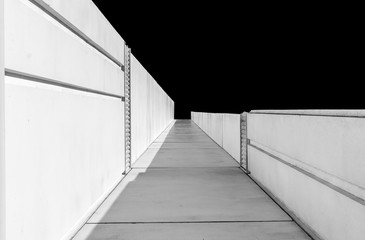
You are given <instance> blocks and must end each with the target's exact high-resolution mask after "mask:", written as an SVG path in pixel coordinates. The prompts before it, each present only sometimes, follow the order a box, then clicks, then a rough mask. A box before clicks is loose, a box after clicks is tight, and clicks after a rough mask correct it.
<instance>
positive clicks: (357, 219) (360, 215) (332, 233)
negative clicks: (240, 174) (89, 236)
mask: <svg viewBox="0 0 365 240" xmlns="http://www.w3.org/2000/svg"><path fill="white" fill-rule="evenodd" d="M249 161H250V165H249V166H250V167H249V168H250V171H251V173H252V175H253V176H254V177H255V179H257V180H258V181H259V182H260V183H261V184H262V185H264V186H265V187H266V188H267V189H269V190H270V191H271V192H272V193H273V194H274V195H275V196H276V197H277V198H278V199H280V200H281V201H282V202H283V203H284V204H285V205H286V206H287V208H289V209H290V210H291V211H292V212H294V213H295V214H296V215H297V216H298V217H299V218H300V219H301V221H303V222H304V223H306V224H307V225H308V226H310V227H311V228H312V229H313V230H314V231H315V232H317V234H318V235H319V236H320V237H322V238H323V239H331V240H332V239H333V240H340V239H353V240H361V239H363V237H364V235H365V228H364V222H365V207H364V206H363V205H361V204H359V203H357V202H355V201H353V200H352V199H350V198H348V197H346V196H344V195H342V194H340V193H338V192H337V191H334V190H333V189H331V188H329V187H327V186H325V185H323V184H321V183H319V182H318V181H316V180H314V179H313V178H310V177H308V176H306V175H304V174H303V173H301V172H299V171H297V170H295V169H293V168H291V167H289V166H287V165H285V164H283V163H281V162H279V161H277V160H276V159H274V158H272V157H270V156H268V155H266V154H265V153H262V152H261V151H258V150H257V149H255V148H253V147H251V146H250V147H249ZM298 186H301V187H298Z"/></svg>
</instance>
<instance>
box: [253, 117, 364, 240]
mask: <svg viewBox="0 0 365 240" xmlns="http://www.w3.org/2000/svg"><path fill="white" fill-rule="evenodd" d="M308 114H314V115H319V116H313V115H308ZM364 131H365V112H364V111H361V112H360V111H354V112H352V111H323V112H321V111H276V112H275V111H271V112H266V113H265V111H253V113H252V114H249V115H248V138H249V139H250V144H251V145H250V146H249V148H248V154H249V170H250V171H251V174H252V176H253V177H254V178H255V179H257V180H258V181H259V182H260V183H261V184H263V185H264V186H265V187H266V188H267V189H269V191H271V192H272V193H273V194H274V195H275V196H276V197H277V198H278V199H280V200H281V201H282V202H283V203H284V204H285V205H286V206H287V208H288V209H290V210H291V211H292V212H294V213H295V214H296V215H297V216H298V218H300V219H301V221H303V222H304V223H305V224H307V225H308V226H309V227H310V228H312V229H313V230H314V231H315V232H317V234H318V235H319V236H321V237H322V238H323V239H330V240H337V239H352V240H355V239H363V238H364V236H365V227H364V226H365V225H364V222H365V206H364V204H363V203H364V199H365V162H364V156H365V148H364V143H365V135H364V134H363V132H364ZM257 148H259V149H262V150H264V151H260V150H258V149H257ZM265 152H266V153H265ZM267 153H268V154H267ZM276 158H279V159H281V161H283V162H284V163H287V164H284V163H283V162H281V161H279V160H278V159H276ZM288 164H289V166H288ZM290 166H295V167H296V168H298V169H299V170H296V169H295V168H293V167H290ZM305 173H307V174H305ZM322 180H323V181H325V183H323V182H321V181H322ZM329 186H332V188H331V187H329ZM349 196H352V197H354V198H356V197H357V198H358V199H362V200H360V202H357V201H355V200H354V199H352V198H350V197H349ZM361 202H362V203H361Z"/></svg>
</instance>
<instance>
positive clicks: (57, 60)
mask: <svg viewBox="0 0 365 240" xmlns="http://www.w3.org/2000/svg"><path fill="white" fill-rule="evenodd" d="M63 2H64V4H63V5H67V4H68V3H69V2H77V1H63ZM81 2H85V1H81ZM90 6H93V5H90ZM85 7H86V6H85ZM5 9H6V11H5V48H6V51H5V60H6V61H5V67H6V68H8V69H12V70H16V71H20V72H24V73H27V74H32V75H36V76H41V77H46V78H50V79H54V80H57V81H60V82H65V83H69V84H74V85H77V86H82V87H86V88H91V89H95V90H99V91H104V92H108V93H112V94H116V95H123V94H124V84H123V79H124V73H123V72H122V71H121V69H120V67H119V66H118V65H117V64H115V63H114V62H112V61H111V60H110V59H108V58H107V57H105V56H104V55H103V54H101V53H100V52H99V51H97V50H96V49H94V48H93V47H91V46H90V45H89V44H87V43H86V42H85V41H83V40H81V39H80V38H79V37H78V36H77V35H76V34H74V33H72V32H71V31H70V30H68V29H67V28H65V27H64V26H63V25H61V24H60V23H59V22H57V21H56V20H54V19H53V18H52V17H50V16H49V15H48V14H46V13H45V12H43V11H42V10H41V9H40V8H38V7H37V6H35V5H34V4H33V3H31V2H30V1H28V0H5ZM71 9H72V8H70V10H71ZM72 10H73V11H75V12H74V14H75V15H78V14H79V11H81V12H85V11H90V13H89V14H90V18H95V19H97V18H98V15H96V16H93V15H92V13H93V12H94V11H95V9H94V8H89V9H88V8H86V9H84V8H82V9H80V6H79V7H78V8H75V9H72ZM82 16H83V15H80V16H79V18H80V17H82ZM100 21H101V20H100ZM92 29H93V28H92ZM114 32H115V30H114ZM114 32H113V31H111V32H110V33H108V34H111V35H113V33H114ZM95 34H102V32H100V33H98V32H96V33H95ZM103 37H105V36H104V35H100V38H103ZM118 44H122V46H121V47H124V43H123V41H120V43H118Z"/></svg>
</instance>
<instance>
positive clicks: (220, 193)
mask: <svg viewBox="0 0 365 240" xmlns="http://www.w3.org/2000/svg"><path fill="white" fill-rule="evenodd" d="M75 239H77V240H81V239H92V240H94V239H135V240H149V239H154V240H163V239H169V240H173V239H176V240H177V239H179V240H180V239H181V240H195V239H198V240H203V239H204V240H212V239H219V240H222V239H224V240H229V239H247V240H251V239H252V240H254V239H255V240H258V239H260V240H276V239H277V240H279V239H280V240H285V239H287V240H289V239H290V240H293V239H310V238H309V237H308V236H307V235H306V234H305V233H304V232H303V231H302V230H301V229H300V228H299V227H298V226H297V224H296V223H295V222H293V221H292V219H291V218H290V217H289V216H288V215H287V214H286V213H285V212H284V211H283V210H282V209H281V208H279V207H278V206H277V205H276V204H275V203H274V202H273V201H272V200H271V198H269V197H268V196H267V195H266V194H265V193H264V192H263V191H262V190H261V189H260V188H259V187H258V186H257V185H256V184H255V183H254V182H253V181H252V180H251V179H250V178H249V177H248V176H246V175H245V174H244V173H243V172H242V171H241V170H240V169H239V168H238V164H237V162H236V161H235V160H234V159H233V158H232V157H231V156H230V155H228V154H227V153H226V152H225V151H224V150H223V149H222V148H220V147H219V146H218V145H217V144H216V143H215V142H214V141H212V140H211V139H210V138H209V137H208V136H207V135H206V134H205V133H204V132H203V131H202V130H201V129H200V128H199V127H197V126H196V125H195V124H194V123H192V122H191V121H190V120H177V121H176V122H175V124H173V125H172V126H170V127H169V128H168V129H166V130H165V132H164V133H162V134H161V135H160V136H159V137H158V139H157V140H156V141H155V142H154V143H153V144H152V145H151V146H150V148H148V150H147V151H146V152H145V153H144V154H143V155H142V156H141V157H140V158H139V159H138V161H136V163H135V164H134V166H133V170H132V171H131V172H130V173H129V174H128V175H127V177H126V178H125V179H124V180H123V181H122V182H121V183H120V184H119V185H118V187H117V188H116V189H115V190H114V191H113V192H112V193H111V194H110V196H109V197H108V198H107V199H106V200H105V202H104V203H103V204H102V205H101V207H100V208H99V209H98V210H97V211H96V212H95V214H94V215H93V216H92V217H91V218H90V219H89V221H88V223H87V224H85V226H84V227H83V228H82V229H81V230H80V232H79V233H78V234H77V236H76V237H75Z"/></svg>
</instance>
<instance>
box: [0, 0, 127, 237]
mask: <svg viewBox="0 0 365 240" xmlns="http://www.w3.org/2000/svg"><path fill="white" fill-rule="evenodd" d="M4 1H5V39H4V38H1V39H4V40H5V43H4V45H5V49H6V51H5V67H6V68H7V69H9V70H12V71H17V72H21V73H24V74H31V75H34V76H35V77H43V78H48V79H51V80H54V81H58V82H61V83H67V84H72V85H76V86H80V87H85V88H89V89H92V90H96V91H101V92H105V93H107V94H115V95H121V96H123V95H124V73H123V72H122V71H121V69H120V67H119V66H118V65H117V64H116V63H115V62H113V61H111V60H110V59H109V58H108V57H106V56H105V55H103V54H102V53H100V51H98V50H96V49H95V48H94V47H92V46H90V45H89V44H88V43H86V42H85V41H84V40H82V39H81V38H80V37H79V36H77V35H76V34H74V33H73V32H71V31H70V30H69V29H67V28H65V27H64V26H63V25H62V24H60V23H59V22H58V21H56V20H55V19H53V18H52V17H51V16H49V15H48V14H46V13H45V12H43V10H41V9H40V8H38V7H37V6H35V5H34V4H32V3H31V2H30V1H27V0H4ZM37 1H38V0H37ZM38 2H42V1H38ZM43 4H49V7H50V8H53V10H55V11H56V12H58V14H60V15H64V17H65V18H66V19H67V20H68V21H69V22H71V23H72V24H73V25H74V26H76V27H78V28H79V30H80V31H82V32H83V33H84V34H87V35H88V36H89V37H90V38H91V39H93V40H94V41H95V42H97V43H98V45H100V46H101V47H103V48H104V49H105V51H106V52H108V53H109V54H111V55H112V56H114V57H115V58H117V59H119V60H120V61H121V62H124V55H123V54H124V53H123V51H124V50H123V49H124V41H123V40H122V38H121V37H120V36H119V35H118V33H117V32H116V31H115V30H114V29H113V28H112V26H111V25H110V24H109V23H108V22H107V21H106V19H105V18H104V17H103V16H102V14H101V13H100V12H99V10H98V9H97V8H96V7H95V5H94V4H93V3H92V2H91V1H90V0H82V1H81V0H68V1H64V0H63V1H56V0H54V1H51V0H48V1H46V2H43ZM1 45H2V46H3V44H1ZM2 54H3V51H1V55H2ZM2 57H3V56H1V58H2ZM1 72H3V71H1ZM2 82H3V79H2V77H1V81H0V86H2V85H1V83H2ZM0 90H1V91H2V89H1V88H0ZM0 106H1V105H0ZM0 110H1V111H4V114H1V117H3V116H4V115H5V125H6V131H5V139H6V142H5V161H6V205H7V206H6V210H7V212H6V223H7V224H6V239H8V240H12V239H14V240H15V239H16V240H17V239H31V240H32V239H37V240H40V239H47V240H48V239H61V238H65V239H67V238H69V237H71V236H72V233H74V232H75V230H77V228H78V227H80V226H81V225H80V224H82V223H83V221H85V220H86V217H87V216H88V214H91V213H92V211H93V210H94V209H95V207H96V206H97V204H98V203H100V201H101V200H102V199H103V197H105V195H106V194H107V193H109V191H110V190H111V188H112V187H113V186H114V185H115V184H116V183H117V182H118V181H119V180H120V179H121V178H122V172H123V171H124V103H123V102H122V101H121V99H120V98H118V97H110V96H105V95H101V94H95V93H89V92H86V91H79V90H72V89H69V88H64V87H59V86H54V85H51V84H45V83H39V82H34V81H29V80H24V79H21V78H16V77H10V76H6V77H5V110H3V109H2V108H1V107H0ZM1 113H2V112H1ZM1 125H2V123H1ZM1 125H0V126H1ZM0 132H1V134H2V133H3V131H1V129H0ZM1 139H2V138H1ZM1 142H2V140H1ZM3 152H4V151H2V150H1V154H3ZM0 159H1V163H2V162H3V158H0ZM0 166H1V165H0ZM1 177H3V174H1ZM1 182H2V183H3V180H1ZM0 215H3V214H0ZM1 225H2V226H3V224H1Z"/></svg>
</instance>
